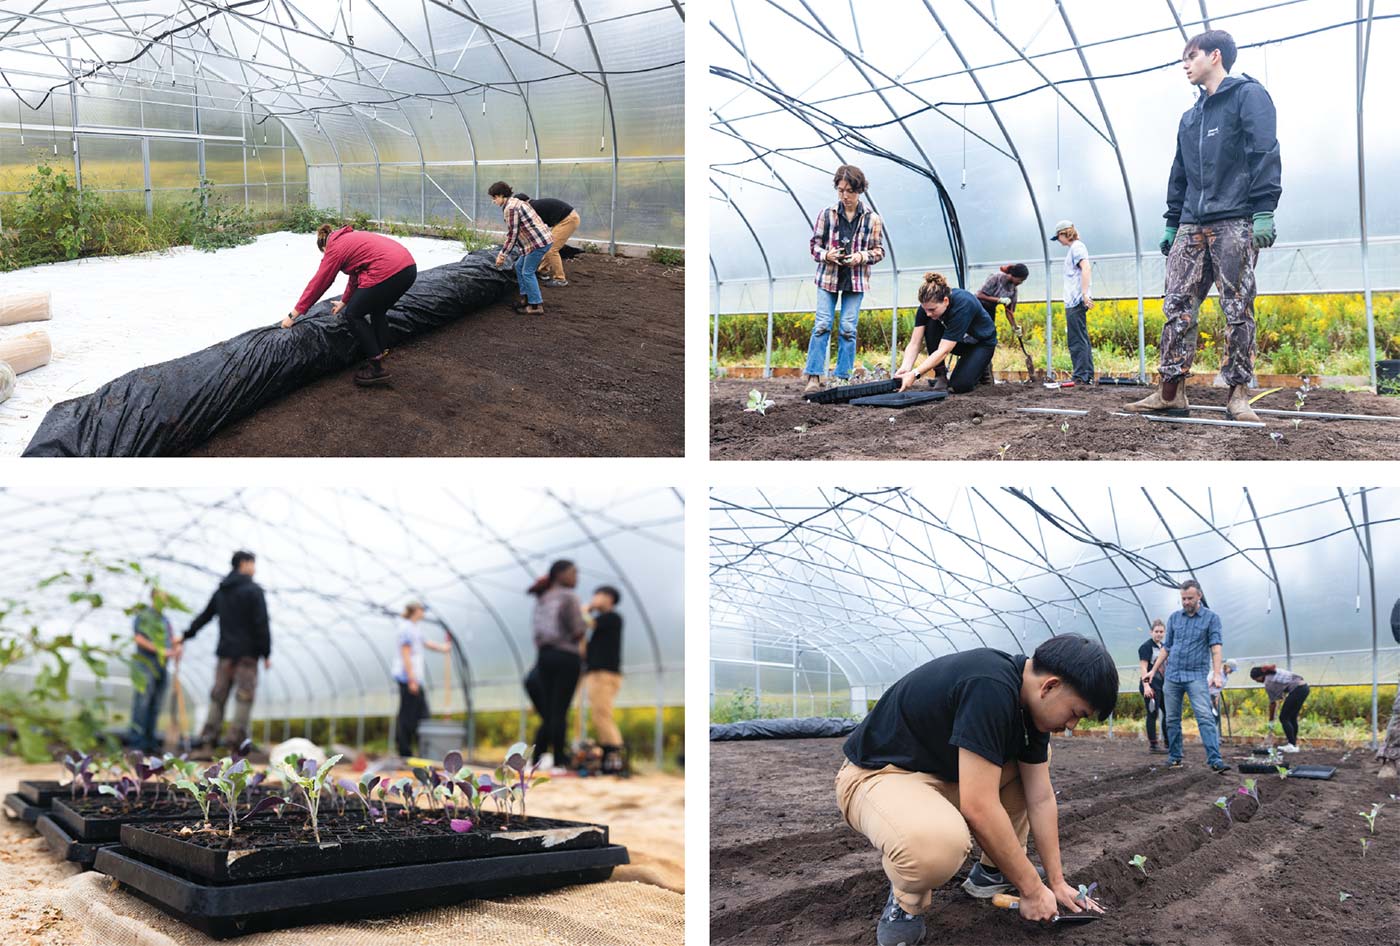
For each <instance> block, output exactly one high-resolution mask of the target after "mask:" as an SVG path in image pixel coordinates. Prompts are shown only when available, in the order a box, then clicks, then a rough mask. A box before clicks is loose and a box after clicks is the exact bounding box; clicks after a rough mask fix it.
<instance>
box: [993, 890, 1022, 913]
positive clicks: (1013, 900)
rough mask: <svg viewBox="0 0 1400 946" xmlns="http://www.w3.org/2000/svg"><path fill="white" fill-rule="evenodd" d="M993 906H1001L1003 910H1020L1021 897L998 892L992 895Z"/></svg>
mask: <svg viewBox="0 0 1400 946" xmlns="http://www.w3.org/2000/svg"><path fill="white" fill-rule="evenodd" d="M992 906H994V907H1001V909H1003V910H1020V909H1021V898H1020V897H1013V896H1011V894H1009V893H998V894H993V895H992Z"/></svg>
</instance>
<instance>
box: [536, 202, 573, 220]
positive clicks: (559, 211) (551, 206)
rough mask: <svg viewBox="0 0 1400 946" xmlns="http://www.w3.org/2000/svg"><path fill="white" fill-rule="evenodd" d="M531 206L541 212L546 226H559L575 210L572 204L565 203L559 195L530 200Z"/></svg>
mask: <svg viewBox="0 0 1400 946" xmlns="http://www.w3.org/2000/svg"><path fill="white" fill-rule="evenodd" d="M530 206H531V207H533V208H534V209H535V213H537V214H539V216H540V219H541V220H543V221H544V225H545V226H546V227H553V226H557V225H558V223H559V221H561V220H563V219H564V218H565V217H567V216H568V215H569V214H571V213H573V212H574V208H573V207H572V206H571V205H570V204H566V203H564V202H563V201H562V200H560V199H559V198H557V197H536V198H535V199H533V200H531V201H530Z"/></svg>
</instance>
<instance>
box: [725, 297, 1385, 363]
mask: <svg viewBox="0 0 1400 946" xmlns="http://www.w3.org/2000/svg"><path fill="white" fill-rule="evenodd" d="M1372 310H1373V312H1374V315H1375V323H1376V357H1377V358H1400V293H1396V292H1382V293H1374V294H1373V296H1372ZM916 311H917V310H916V309H914V308H908V309H906V308H903V307H901V308H900V309H899V341H900V346H901V348H902V347H903V345H904V344H906V343H907V341H908V339H909V335H910V334H911V333H912V332H913V330H914V315H915V313H916ZM1143 312H1144V316H1145V319H1144V322H1145V327H1144V332H1145V338H1146V344H1147V352H1146V358H1147V370H1148V373H1149V374H1150V373H1152V372H1153V371H1154V370H1155V366H1156V364H1157V340H1158V339H1159V338H1161V334H1162V322H1163V319H1162V300H1161V299H1145V300H1144V301H1143ZM1052 314H1053V319H1054V336H1053V338H1052V341H1053V343H1054V356H1053V357H1054V364H1053V366H1052V367H1053V368H1054V369H1055V370H1056V371H1057V372H1067V371H1069V370H1070V360H1069V349H1068V348H1067V347H1066V343H1065V320H1064V306H1063V305H1060V304H1059V303H1056V304H1055V305H1054V307H1053V310H1052ZM1254 316H1255V323H1256V327H1257V335H1256V339H1257V341H1256V344H1257V346H1258V355H1257V357H1256V359H1255V371H1256V372H1257V373H1259V374H1285V375H1328V376H1350V377H1362V376H1369V375H1370V372H1371V369H1370V353H1369V350H1368V345H1367V339H1366V308H1365V303H1364V300H1363V298H1362V295H1361V293H1339V294H1312V295H1301V294H1300V295H1278V296H1260V297H1259V298H1258V299H1256V300H1255V304H1254ZM713 318H714V316H713V315H711V320H712V321H711V322H710V325H709V330H710V337H711V338H712V339H713V337H714V322H713ZM813 320H814V315H813V314H812V313H810V312H781V313H776V314H775V315H774V317H773V366H774V367H775V368H800V367H801V366H802V365H803V364H804V363H805V362H806V357H807V342H808V339H809V338H810V337H811V334H812V322H813ZM1200 320H1201V334H1200V348H1199V350H1198V354H1197V357H1196V364H1195V367H1196V371H1197V373H1202V372H1205V371H1214V370H1216V369H1218V368H1219V367H1220V355H1221V351H1220V343H1221V339H1222V337H1223V332H1224V328H1225V318H1224V314H1223V313H1222V312H1221V310H1220V307H1219V305H1218V304H1217V302H1216V300H1215V299H1213V298H1212V299H1210V300H1208V301H1207V302H1206V303H1205V304H1204V305H1202V306H1201V312H1200ZM890 321H891V318H890V310H889V309H888V308H886V309H870V310H864V311H862V312H861V314H860V323H859V327H858V329H857V342H856V361H857V364H858V365H863V366H864V367H865V368H866V370H867V371H874V370H876V369H888V367H889V361H890ZM1016 321H1017V324H1019V325H1020V326H1021V327H1022V328H1023V329H1024V331H1025V333H1026V334H1025V344H1026V349H1027V350H1028V351H1029V352H1030V354H1031V358H1032V360H1033V361H1034V362H1035V366H1036V368H1037V369H1038V370H1043V369H1044V367H1045V305H1044V303H1040V304H1036V303H1030V302H1024V303H1022V304H1021V305H1019V306H1017V309H1016ZM767 324H768V316H767V315H766V314H763V313H756V314H745V315H725V316H722V317H721V318H720V320H719V364H720V367H721V368H728V367H732V366H738V365H754V366H759V367H762V365H763V361H764V346H765V343H766V340H767ZM997 335H998V347H997V352H996V357H995V360H994V361H993V367H994V368H995V369H996V370H999V371H1000V370H1010V371H1017V370H1024V369H1025V360H1024V359H1023V358H1022V357H1021V349H1020V347H1019V346H1018V345H1017V344H1016V340H1015V337H1014V335H1013V334H1012V332H1011V327H1010V325H1009V324H1008V322H1007V321H1006V319H1005V317H1004V316H1003V315H1001V314H998V316H997ZM1089 341H1090V343H1091V344H1092V345H1093V348H1094V366H1095V367H1096V368H1097V369H1098V370H1099V371H1100V372H1102V373H1106V374H1114V375H1136V374H1137V369H1138V357H1137V342H1138V329H1137V300H1136V299H1100V300H1096V302H1095V305H1094V309H1093V310H1092V311H1091V312H1090V313H1089ZM832 355H833V357H834V355H835V345H834V344H833V346H832Z"/></svg>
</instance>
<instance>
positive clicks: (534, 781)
mask: <svg viewBox="0 0 1400 946" xmlns="http://www.w3.org/2000/svg"><path fill="white" fill-rule="evenodd" d="M532 751H533V747H532V746H527V745H525V743H523V742H517V743H516V744H515V745H513V746H511V747H510V748H509V749H507V750H506V762H505V770H506V772H507V773H509V772H514V773H515V779H516V783H515V787H514V789H513V791H515V792H518V793H519V799H520V817H521V818H522V819H524V818H525V816H526V815H525V793H526V790H527V789H530V788H534V787H535V786H536V785H543V784H544V783H545V782H548V781H549V776H548V775H536V774H535V767H534V765H532V764H531V763H530V761H529V758H530V754H531V752H532Z"/></svg>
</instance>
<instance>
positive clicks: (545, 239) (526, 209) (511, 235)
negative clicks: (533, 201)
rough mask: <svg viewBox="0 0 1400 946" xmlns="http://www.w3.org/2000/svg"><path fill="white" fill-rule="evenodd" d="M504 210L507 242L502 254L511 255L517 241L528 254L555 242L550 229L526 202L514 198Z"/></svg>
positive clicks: (507, 203)
mask: <svg viewBox="0 0 1400 946" xmlns="http://www.w3.org/2000/svg"><path fill="white" fill-rule="evenodd" d="M504 210H505V215H506V242H505V245H503V246H502V247H501V252H502V253H509V252H510V251H511V248H512V247H514V246H515V244H516V242H517V241H519V243H520V248H521V249H522V250H524V251H525V252H526V253H529V252H530V251H531V250H537V249H539V248H540V247H542V246H549V244H551V243H553V242H554V237H553V236H552V235H551V233H550V229H549V227H546V226H545V225H544V221H543V220H541V219H540V215H539V214H537V213H535V208H533V207H531V206H530V205H529V204H528V203H526V202H525V201H523V200H519V199H518V198H515V197H512V198H511V199H510V200H508V201H506V205H505V208H504Z"/></svg>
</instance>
